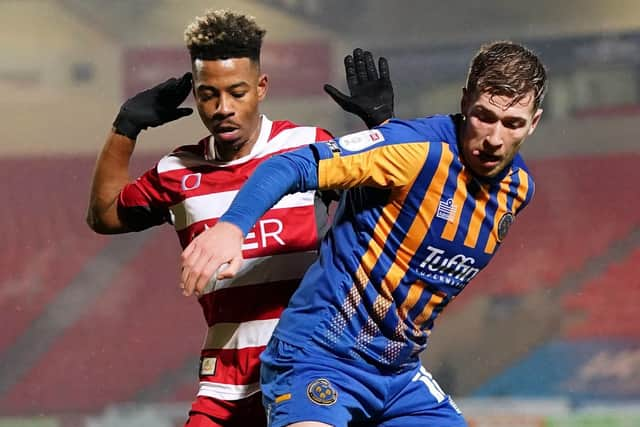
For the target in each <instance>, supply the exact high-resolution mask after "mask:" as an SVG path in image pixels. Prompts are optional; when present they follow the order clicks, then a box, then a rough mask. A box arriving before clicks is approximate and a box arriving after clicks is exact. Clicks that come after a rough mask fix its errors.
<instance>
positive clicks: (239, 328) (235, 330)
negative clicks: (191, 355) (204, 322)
mask: <svg viewBox="0 0 640 427" xmlns="http://www.w3.org/2000/svg"><path fill="white" fill-rule="evenodd" d="M277 323H278V319H267V320H251V321H249V322H242V323H216V324H215V325H213V326H211V327H210V328H209V331H208V333H207V338H206V340H205V342H204V347H203V349H204V350H213V349H216V350H217V349H225V350H227V349H241V348H247V347H263V346H265V345H267V342H269V338H271V334H273V330H274V329H275V328H276V324H277Z"/></svg>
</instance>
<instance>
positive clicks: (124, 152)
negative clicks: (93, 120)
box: [87, 73, 193, 234]
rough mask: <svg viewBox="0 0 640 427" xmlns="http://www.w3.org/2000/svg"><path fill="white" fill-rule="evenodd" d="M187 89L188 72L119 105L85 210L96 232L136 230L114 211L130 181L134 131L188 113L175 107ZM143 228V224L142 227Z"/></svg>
mask: <svg viewBox="0 0 640 427" xmlns="http://www.w3.org/2000/svg"><path fill="white" fill-rule="evenodd" d="M190 90H191V73H187V74H185V75H184V76H182V78H179V79H176V78H172V79H169V80H167V81H166V82H164V83H162V84H159V85H157V86H155V87H153V88H151V89H147V90H145V91H143V92H140V93H138V94H137V95H135V96H133V97H132V98H130V99H128V100H127V101H126V102H125V103H124V104H123V105H122V107H121V108H120V112H119V113H118V115H117V117H116V120H115V122H114V123H113V129H112V130H111V132H109V135H108V137H107V140H106V142H105V144H104V146H103V148H102V151H101V152H100V154H99V156H98V159H97V161H96V166H95V169H94V173H93V180H92V182H91V193H90V196H89V206H88V209H87V224H88V225H89V227H90V228H91V229H92V230H93V231H95V232H96V233H101V234H116V233H126V232H128V231H136V229H139V228H140V227H141V225H140V223H142V222H144V221H143V220H142V221H141V220H140V218H137V219H136V221H135V222H136V223H137V224H136V225H135V226H133V225H132V224H129V223H128V221H127V220H126V218H123V216H122V215H121V214H120V213H119V212H118V196H119V195H120V192H121V191H122V189H123V188H124V187H125V185H127V184H128V183H129V182H131V177H130V176H129V162H130V159H131V155H132V154H133V150H134V148H135V144H136V138H137V137H138V134H139V133H140V132H141V131H142V130H144V129H146V128H147V127H156V126H160V125H162V124H164V123H167V122H170V121H173V120H176V119H179V118H180V117H184V116H186V115H189V114H191V113H192V111H193V110H192V109H191V108H178V106H179V105H180V104H181V103H182V102H183V101H184V100H185V98H186V97H187V95H188V94H189V91H190ZM142 227H143V228H144V226H142Z"/></svg>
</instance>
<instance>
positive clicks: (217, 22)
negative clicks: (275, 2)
mask: <svg viewBox="0 0 640 427" xmlns="http://www.w3.org/2000/svg"><path fill="white" fill-rule="evenodd" d="M265 34H266V30H264V29H263V28H261V27H259V26H258V24H256V21H255V18H254V17H253V16H249V15H245V14H242V13H238V12H234V11H232V10H229V9H219V10H207V11H206V12H205V15H204V16H198V17H196V18H195V20H194V21H193V22H192V23H191V24H189V25H188V26H187V28H186V30H185V32H184V41H185V43H186V45H187V49H189V53H190V54H191V59H192V60H194V59H210V60H216V59H227V58H245V57H248V58H250V59H251V60H252V61H255V62H260V48H261V47H262V39H263V38H264V35H265Z"/></svg>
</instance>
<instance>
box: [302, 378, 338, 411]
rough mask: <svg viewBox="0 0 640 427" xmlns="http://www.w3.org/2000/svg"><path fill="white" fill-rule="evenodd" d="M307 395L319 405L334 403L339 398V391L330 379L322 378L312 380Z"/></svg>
mask: <svg viewBox="0 0 640 427" xmlns="http://www.w3.org/2000/svg"><path fill="white" fill-rule="evenodd" d="M307 397H309V399H310V400H311V401H312V402H313V403H317V404H318V405H325V406H329V405H333V404H334V403H336V401H337V400H338V391H337V390H336V389H335V388H334V387H333V386H332V385H331V383H330V382H329V380H327V379H324V378H320V379H317V380H315V381H312V382H311V383H309V385H308V386H307Z"/></svg>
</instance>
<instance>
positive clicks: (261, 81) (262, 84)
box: [258, 74, 269, 101]
mask: <svg viewBox="0 0 640 427" xmlns="http://www.w3.org/2000/svg"><path fill="white" fill-rule="evenodd" d="M268 90H269V76H267V75H266V74H261V75H260V77H258V101H262V100H263V99H264V97H265V96H267V91H268Z"/></svg>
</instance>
